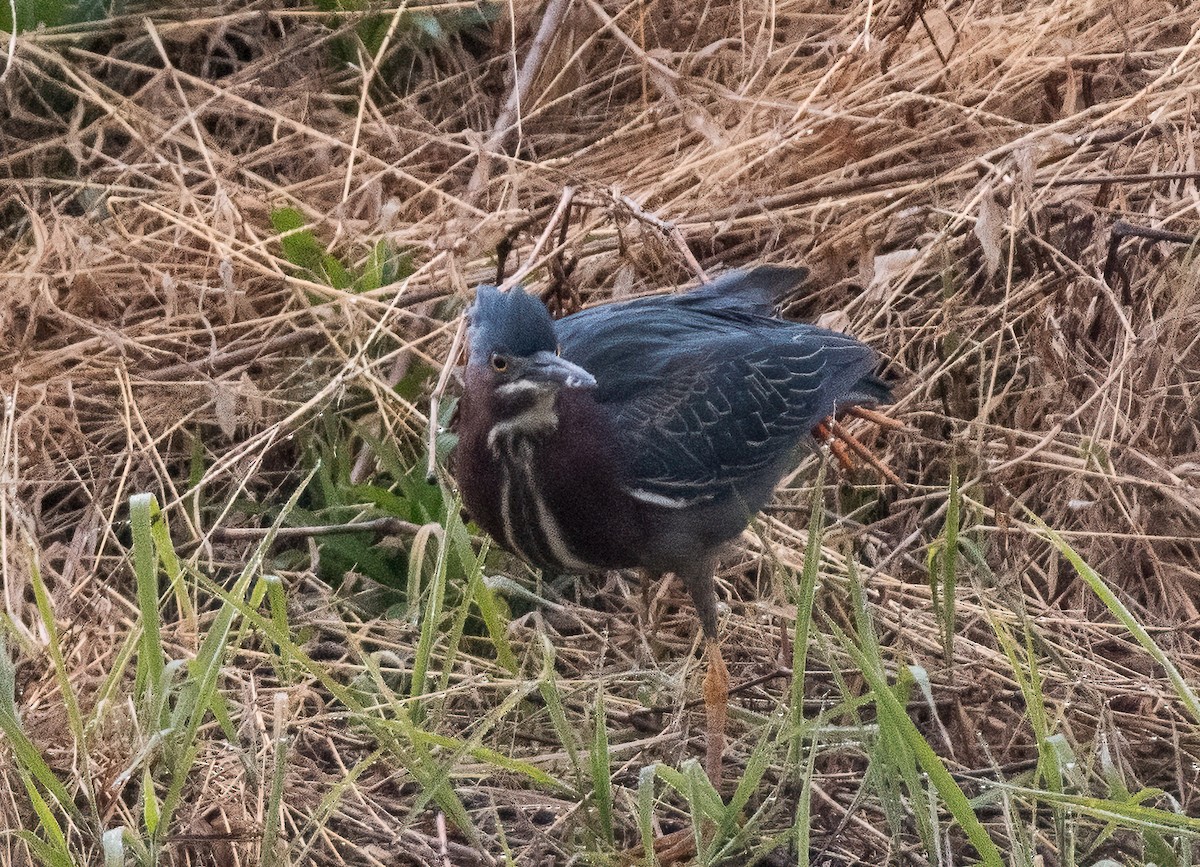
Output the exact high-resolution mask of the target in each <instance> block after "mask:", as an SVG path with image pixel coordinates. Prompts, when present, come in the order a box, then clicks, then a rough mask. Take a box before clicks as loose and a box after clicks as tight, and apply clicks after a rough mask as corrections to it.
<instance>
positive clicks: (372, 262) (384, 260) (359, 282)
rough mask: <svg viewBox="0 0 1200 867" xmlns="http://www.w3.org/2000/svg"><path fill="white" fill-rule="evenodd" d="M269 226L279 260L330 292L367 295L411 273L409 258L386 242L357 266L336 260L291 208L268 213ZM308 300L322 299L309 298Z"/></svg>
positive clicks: (306, 223) (375, 246)
mask: <svg viewBox="0 0 1200 867" xmlns="http://www.w3.org/2000/svg"><path fill="white" fill-rule="evenodd" d="M271 225H272V226H273V227H274V229H275V231H276V232H278V233H279V244H280V248H281V251H282V253H283V258H284V259H286V260H287V261H288V262H290V263H291V264H292V265H294V266H295V267H296V269H297V270H298V271H299V272H300V273H301V274H302V275H303V276H305V277H307V278H308V279H310V280H312V281H313V282H315V283H323V284H324V285H326V286H331V287H333V288H334V289H340V290H342V291H344V292H354V293H361V292H370V291H372V290H374V289H378V288H380V287H381V286H388V285H390V284H392V283H395V282H396V281H397V280H403V279H404V278H406V277H408V276H410V275H411V274H412V273H413V270H414V269H413V260H412V256H411V255H410V254H409V253H406V252H399V251H397V250H395V249H394V248H393V247H392V246H391V245H390V244H389V243H388V242H387V241H379V242H377V243H376V244H375V245H374V246H373V247H372V248H371V251H370V253H368V254H367V257H366V259H365V260H364V261H363V262H362V263H361V264H359V265H357V266H355V265H353V264H351V263H349V262H346V261H343V260H342V259H339V258H338V257H337V256H335V255H333V254H332V253H330V252H329V250H328V249H326V248H325V246H324V245H323V244H322V243H321V242H320V241H319V240H317V236H316V234H315V233H314V232H313V230H312V229H311V228H308V221H307V220H305V218H304V215H303V214H302V213H300V211H298V210H297V209H295V208H277V209H275V210H274V211H272V212H271ZM310 300H312V301H314V302H317V301H320V300H323V299H319V298H316V297H314V296H310Z"/></svg>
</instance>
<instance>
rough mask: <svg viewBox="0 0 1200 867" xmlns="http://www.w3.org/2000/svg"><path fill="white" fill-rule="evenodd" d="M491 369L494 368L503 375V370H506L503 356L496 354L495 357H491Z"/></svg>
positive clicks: (506, 362) (506, 365)
mask: <svg viewBox="0 0 1200 867" xmlns="http://www.w3.org/2000/svg"><path fill="white" fill-rule="evenodd" d="M492 367H494V368H496V370H498V371H500V372H501V373H503V372H504V371H505V370H507V369H508V359H507V358H505V357H504V356H503V355H500V354H499V353H496V354H495V355H493V356H492Z"/></svg>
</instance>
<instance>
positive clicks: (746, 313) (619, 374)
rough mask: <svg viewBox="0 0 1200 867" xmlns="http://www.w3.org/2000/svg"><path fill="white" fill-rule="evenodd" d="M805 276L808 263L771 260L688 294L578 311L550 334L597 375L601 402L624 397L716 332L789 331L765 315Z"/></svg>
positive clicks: (655, 379) (567, 353)
mask: <svg viewBox="0 0 1200 867" xmlns="http://www.w3.org/2000/svg"><path fill="white" fill-rule="evenodd" d="M807 276H808V269H806V268H785V267H779V266H774V265H764V266H760V267H758V268H752V269H750V270H737V271H730V272H729V273H727V274H724V275H722V276H721V277H719V278H717V279H716V280H714V281H713V282H712V283H708V284H705V285H703V286H699V287H696V288H695V289H691V290H689V291H687V292H683V293H678V294H674V295H655V296H650V297H647V298H637V299H635V300H633V301H625V302H620V303H616V304H604V305H601V306H599V307H591V308H588V309H586V310H582V311H580V312H579V313H575V314H572V315H571V316H567V317H565V318H563V319H560V320H558V321H557V322H555V323H554V331H555V335H556V336H557V338H558V341H559V344H560V345H561V347H562V351H563V355H564V356H565V357H566V358H567V359H568V360H569V361H572V362H574V363H575V364H578V365H579V366H580V367H582V368H584V369H585V370H588V371H590V372H591V373H592V374H593V375H594V376H596V378H597V379H598V380H599V383H600V385H599V390H600V391H599V399H600V400H601V401H602V402H609V401H613V400H620V399H625V398H630V397H632V396H633V395H635V394H637V393H638V392H640V391H641V390H642V389H643V388H646V387H648V386H655V385H657V384H658V383H659V380H660V376H661V371H660V369H659V368H660V367H661V365H662V364H663V363H664V360H666V359H671V358H673V357H674V356H675V355H677V354H678V353H680V352H689V351H691V350H693V349H695V348H696V347H704V346H709V345H712V343H713V341H714V339H719V336H720V335H726V336H729V335H737V334H745V333H750V332H753V333H758V332H761V331H762V330H764V329H766V330H768V331H774V330H775V329H778V328H791V327H792V326H791V324H790V323H786V322H783V321H781V320H778V319H773V318H771V314H772V311H773V310H774V304H775V302H776V301H777V300H779V299H780V298H782V297H783V296H785V295H786V294H787V293H788V292H790V291H791V290H793V289H795V288H796V287H797V286H799V285H800V284H801V283H803V282H804V279H805V278H806V277H807Z"/></svg>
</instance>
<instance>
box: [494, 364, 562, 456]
mask: <svg viewBox="0 0 1200 867" xmlns="http://www.w3.org/2000/svg"><path fill="white" fill-rule="evenodd" d="M494 401H495V403H494V406H495V409H496V414H495V419H496V421H495V422H494V423H493V424H492V427H491V429H490V430H489V431H488V435H487V443H488V447H489V448H490V449H491V450H492V451H493V452H497V453H498V452H499V450H500V446H501V443H511V442H512V441H513V440H516V439H518V438H522V437H528V438H533V437H542V436H546V435H547V434H550V433H553V432H554V431H556V430H557V429H558V409H557V404H558V386H556V385H554V384H553V383H548V382H530V381H529V380H524V379H518V380H516V381H515V382H509V383H505V384H504V385H501V386H499V387H497V388H496V391H495V394H494Z"/></svg>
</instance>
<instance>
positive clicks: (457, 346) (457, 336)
mask: <svg viewBox="0 0 1200 867" xmlns="http://www.w3.org/2000/svg"><path fill="white" fill-rule="evenodd" d="M574 198H575V188H574V187H563V191H562V195H561V196H559V199H558V207H556V208H555V209H554V213H553V214H551V215H550V219H549V220H548V221H547V222H546V228H545V229H544V230H543V231H542V234H541V237H539V238H538V239H537V243H535V244H534V245H533V250H531V251H530V253H529V256H528V258H526V260H525V264H524V265H522V266H521V267H520V268H518V269H517V270H516V271H515V272H514V273H513V275H512V276H511V277H509V278H508V279H507V280H505V281H504V282H503V283H501V284H500V289H501V290H502V291H507V290H509V289H511V288H512V287H513V286H516V285H517V284H518V283H520V282H521V281H522V280H524V279H525V277H526V276H527V275H528V274H529V272H530V271H532V270H533V268H534V265H535V264H536V263H537V261H538V257H539V256H541V254H542V249H543V248H544V247H545V246H546V244H547V243H548V242H549V241H550V237H551V236H552V235H553V234H554V229H555V227H556V226H557V224H558V221H559V220H562V219H563V217H564V215H565V214H566V213H567V212H568V210H569V209H570V207H571V201H572V200H573V199H574ZM466 333H467V317H466V316H460V317H459V319H458V327H457V328H456V329H455V331H454V339H453V340H451V341H450V352H449V354H447V356H446V362H445V364H443V365H442V373H441V376H439V377H438V381H437V385H436V386H434V389H433V393H432V394H431V395H429V439H428V447H429V453H428V455H427V458H426V462H425V481H427V482H429V484H431V485H432V484H433V483H434V482H436V481H437V435H438V416H439V414H440V411H441V408H442V397H443V396H444V395H445V394H446V387H447V386H448V385H449V384H450V373H451V371H453V370H454V366H455V365H456V364H457V363H458V354H459V352H460V351H461V350H462V344H463V338H464V337H465V336H466Z"/></svg>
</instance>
